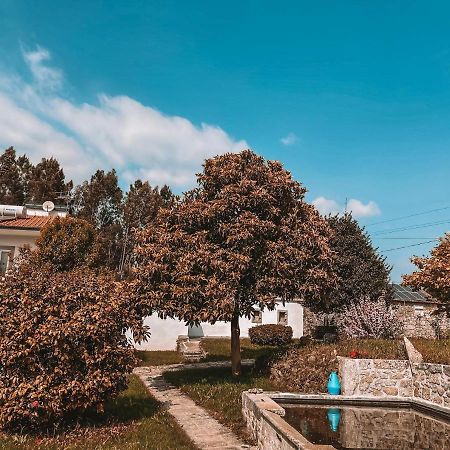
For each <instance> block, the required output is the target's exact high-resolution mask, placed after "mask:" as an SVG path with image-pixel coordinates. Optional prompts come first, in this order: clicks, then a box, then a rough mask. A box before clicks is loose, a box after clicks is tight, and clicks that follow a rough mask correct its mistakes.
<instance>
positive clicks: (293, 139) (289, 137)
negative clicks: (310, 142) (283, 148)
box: [280, 132, 298, 145]
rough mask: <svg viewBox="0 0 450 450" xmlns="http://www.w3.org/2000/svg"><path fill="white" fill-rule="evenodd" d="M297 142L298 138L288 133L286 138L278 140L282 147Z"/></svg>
mask: <svg viewBox="0 0 450 450" xmlns="http://www.w3.org/2000/svg"><path fill="white" fill-rule="evenodd" d="M297 141H298V137H297V136H296V135H295V134H294V133H292V132H291V133H288V135H287V136H285V137H283V138H281V139H280V142H281V143H282V144H283V145H292V144H295V143H296V142H297Z"/></svg>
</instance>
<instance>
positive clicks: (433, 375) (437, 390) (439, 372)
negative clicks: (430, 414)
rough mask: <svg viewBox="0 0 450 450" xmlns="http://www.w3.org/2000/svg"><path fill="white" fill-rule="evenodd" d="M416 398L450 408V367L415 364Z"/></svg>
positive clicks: (413, 366) (413, 368)
mask: <svg viewBox="0 0 450 450" xmlns="http://www.w3.org/2000/svg"><path fill="white" fill-rule="evenodd" d="M412 375H413V384H414V397H418V398H421V399H423V400H427V401H430V402H433V403H436V404H437V405H441V406H445V407H447V408H450V366H446V365H443V364H426V363H421V364H413V365H412Z"/></svg>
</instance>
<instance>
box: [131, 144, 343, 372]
mask: <svg viewBox="0 0 450 450" xmlns="http://www.w3.org/2000/svg"><path fill="white" fill-rule="evenodd" d="M197 181H198V187H197V188H195V189H193V190H191V191H189V192H187V193H186V194H185V195H184V197H183V198H182V199H181V200H180V201H178V202H176V203H175V205H174V206H173V207H172V208H170V209H167V210H163V211H162V212H161V214H160V215H159V216H158V219H157V221H156V222H155V223H154V224H152V226H151V227H147V228H146V229H145V230H143V231H142V232H140V233H138V235H137V246H136V249H135V258H136V270H135V274H136V281H135V283H136V286H135V289H136V293H137V301H138V302H139V304H140V305H141V306H142V307H143V309H144V310H146V312H147V313H148V312H151V311H152V310H157V311H158V312H159V314H160V315H161V316H162V317H166V316H169V317H178V318H180V319H181V320H184V321H186V322H187V323H189V324H197V323H199V322H202V321H208V322H210V323H214V322H216V321H219V320H221V321H231V328H232V362H233V373H235V374H238V373H240V355H239V325H238V322H239V317H242V316H246V317H250V316H251V315H252V313H253V311H254V309H253V308H254V306H255V305H259V306H260V307H268V308H274V306H275V304H276V300H277V298H281V299H282V301H287V300H292V299H294V298H302V299H304V300H305V301H307V302H310V303H314V302H320V301H325V299H326V294H327V293H328V292H329V290H330V288H332V287H333V285H334V283H335V274H334V272H333V258H332V251H331V249H330V246H329V238H330V229H329V227H328V225H327V223H326V221H325V220H323V219H322V218H321V217H320V216H319V214H318V212H317V211H316V210H315V208H314V207H313V206H311V205H309V204H307V203H306V202H305V199H304V196H305V192H306V189H305V188H304V187H303V186H302V185H301V184H300V183H298V182H296V181H294V180H293V179H292V177H291V175H290V173H289V172H287V171H286V170H285V169H284V168H283V166H282V165H281V164H280V163H279V162H276V161H265V160H264V159H263V158H261V157H259V156H257V155H256V154H255V153H253V152H252V151H250V150H245V151H243V152H241V153H239V154H225V155H222V156H217V157H215V158H212V159H209V160H207V161H206V162H205V164H204V170H203V173H201V174H199V175H198V178H197Z"/></svg>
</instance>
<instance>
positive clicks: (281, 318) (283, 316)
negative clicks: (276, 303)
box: [278, 311, 288, 325]
mask: <svg viewBox="0 0 450 450" xmlns="http://www.w3.org/2000/svg"><path fill="white" fill-rule="evenodd" d="M287 324H288V312H287V311H278V325H287Z"/></svg>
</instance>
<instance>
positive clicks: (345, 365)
mask: <svg viewBox="0 0 450 450" xmlns="http://www.w3.org/2000/svg"><path fill="white" fill-rule="evenodd" d="M338 360H339V374H340V378H341V384H342V394H343V395H356V396H370V397H387V396H393V397H412V395H413V383H412V374H411V367H410V365H409V361H398V360H385V359H351V358H343V357H338Z"/></svg>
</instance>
